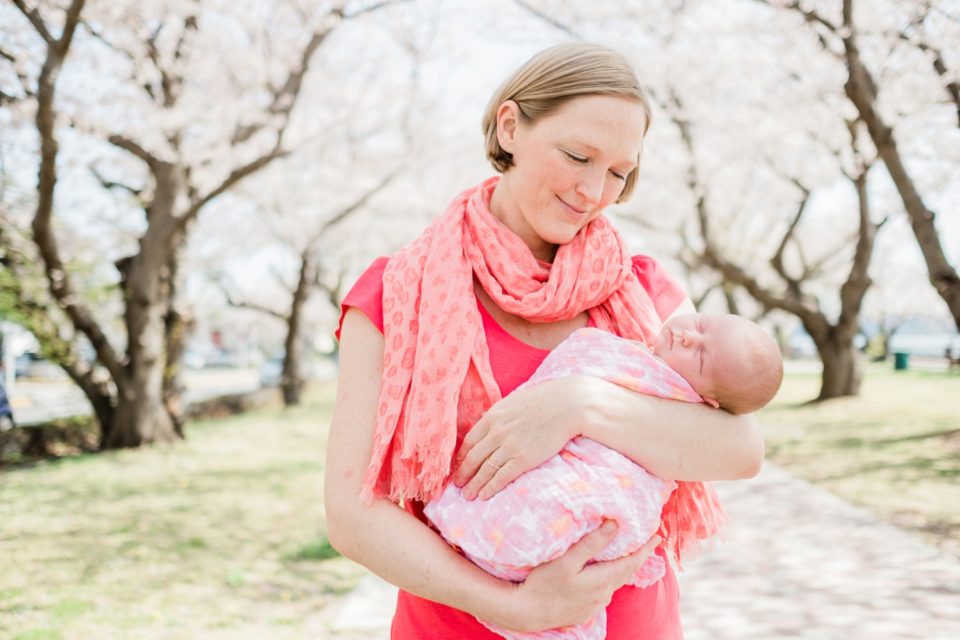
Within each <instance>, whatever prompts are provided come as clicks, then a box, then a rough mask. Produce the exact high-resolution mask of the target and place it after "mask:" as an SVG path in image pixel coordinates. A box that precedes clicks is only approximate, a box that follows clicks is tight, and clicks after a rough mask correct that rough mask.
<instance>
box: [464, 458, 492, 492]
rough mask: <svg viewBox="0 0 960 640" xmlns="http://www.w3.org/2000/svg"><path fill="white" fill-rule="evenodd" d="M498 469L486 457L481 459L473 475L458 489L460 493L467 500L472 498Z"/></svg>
mask: <svg viewBox="0 0 960 640" xmlns="http://www.w3.org/2000/svg"><path fill="white" fill-rule="evenodd" d="M498 471H500V467H499V466H498V465H496V464H494V462H493V461H492V460H491V459H490V458H489V457H488V458H486V459H485V460H483V461H482V462H481V463H480V465H479V469H478V470H477V472H476V473H475V474H474V476H473V477H472V478H471V479H470V481H469V482H467V484H466V485H464V486H463V487H462V488H461V489H460V494H461V495H462V496H463V497H464V498H466V499H467V500H473V499H474V498H476V497H477V496H478V495H479V494H480V489H481V488H482V487H484V486H486V484H487V483H488V482H490V479H491V478H493V476H495V475H496V474H497V472H498Z"/></svg>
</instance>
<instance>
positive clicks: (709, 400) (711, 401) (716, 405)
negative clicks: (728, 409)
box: [701, 396, 720, 409]
mask: <svg viewBox="0 0 960 640" xmlns="http://www.w3.org/2000/svg"><path fill="white" fill-rule="evenodd" d="M701 397H702V398H703V401H704V402H706V403H707V404H708V405H710V406H711V407H713V408H714V409H719V408H720V403H719V402H717V401H716V400H714V399H713V398H708V397H707V396H701Z"/></svg>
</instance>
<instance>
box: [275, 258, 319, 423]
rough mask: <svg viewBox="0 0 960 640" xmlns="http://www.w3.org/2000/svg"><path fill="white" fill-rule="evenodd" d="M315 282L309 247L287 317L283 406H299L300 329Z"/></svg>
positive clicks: (301, 262)
mask: <svg viewBox="0 0 960 640" xmlns="http://www.w3.org/2000/svg"><path fill="white" fill-rule="evenodd" d="M314 280H316V274H315V273H314V268H313V262H312V260H311V258H310V247H307V249H306V250H304V252H303V254H302V255H301V256H300V275H299V277H298V279H297V288H296V290H295V291H294V292H293V301H292V302H291V303H290V315H289V316H288V317H287V337H286V340H285V341H284V350H285V353H284V357H283V373H282V375H281V376H280V390H281V391H282V392H283V404H284V406H287V407H292V406H296V405H299V404H300V396H301V394H302V392H303V384H304V381H303V373H302V372H301V368H300V348H301V340H300V327H301V325H302V319H303V307H304V305H305V304H306V302H307V298H309V297H310V289H311V287H312V285H313V282H314Z"/></svg>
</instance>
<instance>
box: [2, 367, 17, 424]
mask: <svg viewBox="0 0 960 640" xmlns="http://www.w3.org/2000/svg"><path fill="white" fill-rule="evenodd" d="M2 372H3V369H0V373H2ZM13 426H14V422H13V409H12V408H11V407H10V401H9V400H8V399H7V391H6V389H5V388H4V386H3V376H2V375H0V431H7V430H8V429H12V428H13Z"/></svg>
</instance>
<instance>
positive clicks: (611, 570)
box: [583, 535, 662, 589]
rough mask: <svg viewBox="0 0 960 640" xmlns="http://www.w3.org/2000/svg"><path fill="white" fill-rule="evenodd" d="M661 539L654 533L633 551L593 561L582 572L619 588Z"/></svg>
mask: <svg viewBox="0 0 960 640" xmlns="http://www.w3.org/2000/svg"><path fill="white" fill-rule="evenodd" d="M661 541H662V540H661V538H660V536H657V535H655V536H653V537H651V538H650V539H649V540H647V541H646V542H645V543H644V544H643V546H642V547H640V548H639V549H637V550H636V551H634V552H633V553H631V554H629V555H626V556H623V557H622V558H617V559H616V560H605V561H602V562H594V563H593V564H591V565H589V566H586V567H584V568H583V571H584V573H591V574H593V577H594V578H596V579H598V580H599V581H600V582H601V583H602V584H607V585H610V586H612V587H613V588H615V589H619V588H620V587H621V586H623V585H624V584H626V583H627V581H628V580H629V579H630V577H631V576H633V575H634V574H635V573H636V572H637V570H638V569H639V568H640V566H641V565H642V564H643V563H644V562H646V561H647V558H649V557H650V556H651V555H652V554H653V552H654V550H656V548H657V545H659V544H660V542H661Z"/></svg>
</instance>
